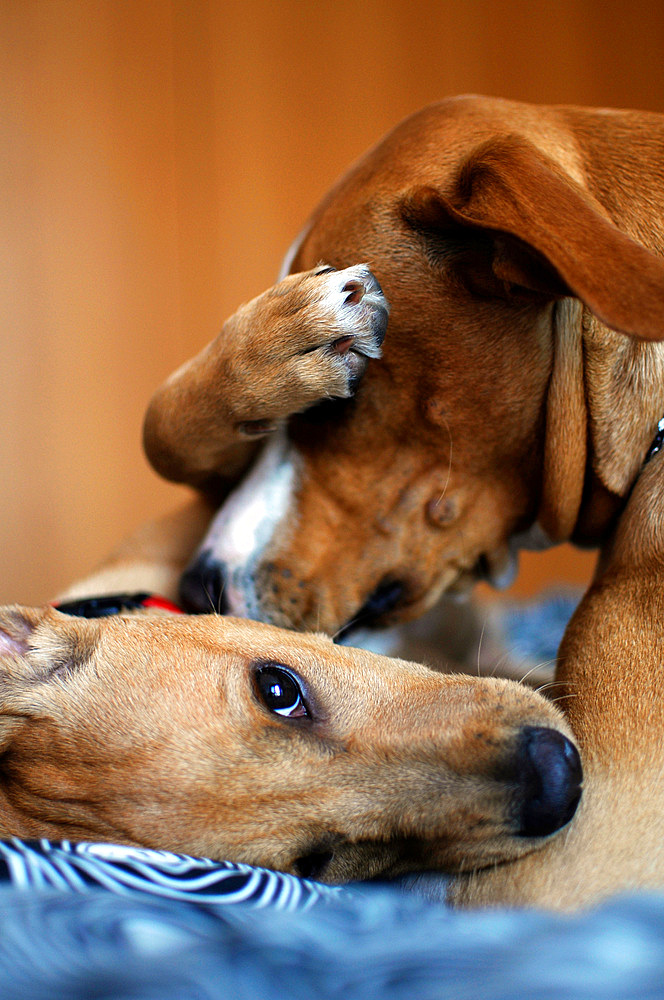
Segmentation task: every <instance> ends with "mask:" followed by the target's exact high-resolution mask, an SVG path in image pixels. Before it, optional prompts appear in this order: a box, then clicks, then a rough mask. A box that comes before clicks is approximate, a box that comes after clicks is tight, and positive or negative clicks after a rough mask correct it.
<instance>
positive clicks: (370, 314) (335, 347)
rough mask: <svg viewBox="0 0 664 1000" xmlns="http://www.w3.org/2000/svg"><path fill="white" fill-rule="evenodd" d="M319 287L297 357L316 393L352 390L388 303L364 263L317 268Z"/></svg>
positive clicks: (375, 345)
mask: <svg viewBox="0 0 664 1000" xmlns="http://www.w3.org/2000/svg"><path fill="white" fill-rule="evenodd" d="M316 278H317V280H318V281H319V282H320V287H319V289H318V290H317V292H316V299H317V301H316V307H315V309H314V310H313V312H312V322H311V325H310V327H309V329H308V337H307V340H308V342H307V343H304V344H302V345H301V348H300V352H299V353H300V359H301V365H302V368H303V371H306V376H307V377H308V378H312V379H316V380H317V381H319V382H320V396H321V398H324V397H325V396H340V397H346V396H350V395H352V394H353V392H354V391H355V389H356V388H357V385H358V384H359V381H360V379H361V378H362V376H363V374H364V372H365V370H366V367H367V364H368V361H369V359H370V358H379V357H380V354H381V345H382V343H383V340H384V338H385V331H386V330H387V320H388V315H389V307H388V304H387V300H386V298H385V296H384V295H383V291H382V289H381V287H380V284H379V283H378V280H377V279H376V277H375V276H374V275H373V274H372V272H371V271H370V269H369V268H368V267H367V265H366V264H358V265H355V266H354V267H348V268H346V269H345V270H343V271H336V270H334V269H332V268H325V269H323V270H321V271H320V272H319V273H318V275H317V276H316Z"/></svg>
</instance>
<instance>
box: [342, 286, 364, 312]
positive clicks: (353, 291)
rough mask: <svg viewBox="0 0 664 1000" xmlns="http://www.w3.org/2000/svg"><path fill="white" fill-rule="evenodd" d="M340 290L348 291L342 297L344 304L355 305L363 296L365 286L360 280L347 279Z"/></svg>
mask: <svg viewBox="0 0 664 1000" xmlns="http://www.w3.org/2000/svg"><path fill="white" fill-rule="evenodd" d="M342 291H344V292H348V295H347V296H346V298H345V299H344V305H347V306H356V305H357V304H358V302H361V301H362V299H363V298H364V294H365V292H366V288H365V286H364V283H363V282H361V281H347V282H346V284H345V285H344V287H343V289H342Z"/></svg>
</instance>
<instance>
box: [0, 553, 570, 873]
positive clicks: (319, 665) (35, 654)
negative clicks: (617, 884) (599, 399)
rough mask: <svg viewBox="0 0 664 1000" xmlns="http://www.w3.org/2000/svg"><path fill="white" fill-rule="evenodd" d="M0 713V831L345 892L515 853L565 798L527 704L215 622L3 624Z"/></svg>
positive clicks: (4, 618)
mask: <svg viewBox="0 0 664 1000" xmlns="http://www.w3.org/2000/svg"><path fill="white" fill-rule="evenodd" d="M117 579H118V581H119V582H120V585H121V584H122V583H124V582H126V578H124V579H123V578H121V577H118V578H117ZM106 580H107V581H108V582H110V576H109V575H108V572H107V576H106ZM0 705H1V708H0V748H1V753H2V758H1V759H2V774H1V776H0V833H1V834H2V835H4V836H9V835H17V836H22V837H51V838H55V839H58V838H62V837H65V838H72V839H75V840H87V839H96V840H104V841H119V842H122V843H126V844H127V843H128V844H139V845H143V846H148V847H155V848H165V849H169V850H174V851H183V852H186V853H191V854H196V855H204V856H208V857H212V858H219V859H230V860H236V861H245V862H250V863H253V864H258V865H265V866H268V867H271V868H277V869H281V870H282V871H287V872H294V873H296V874H299V875H305V876H314V877H317V878H320V879H323V880H325V881H331V882H339V881H346V880H348V879H354V878H366V877H371V876H375V875H393V874H398V873H399V872H403V871H413V870H418V869H420V870H421V869H431V868H442V869H447V870H454V871H464V870H469V869H473V868H476V867H483V866H486V865H487V864H495V863H496V862H499V861H505V860H507V859H511V858H516V857H519V856H521V855H522V854H524V853H525V852H527V851H528V850H533V849H534V848H537V847H541V846H542V845H543V844H544V843H545V841H546V838H547V837H548V836H549V835H551V834H552V833H554V832H556V831H557V830H558V829H560V827H561V826H563V825H564V824H565V823H566V822H567V821H568V820H569V819H570V818H571V816H572V814H573V812H574V809H575V808H576V804H577V801H578V798H579V795H580V784H579V783H580V767H579V760H578V754H577V752H576V750H575V748H574V746H573V744H572V743H571V742H570V740H569V739H567V738H566V737H565V735H564V733H565V732H568V730H567V727H566V725H565V724H564V723H563V721H562V717H561V715H560V713H559V712H558V711H557V710H556V709H555V708H554V707H553V706H551V705H549V704H547V702H545V701H544V699H543V698H541V697H540V696H539V695H537V694H535V693H534V692H532V691H530V690H528V689H527V688H524V687H521V686H520V685H518V684H516V683H514V682H510V681H501V680H491V679H483V680H480V679H471V678H468V677H463V676H456V677H449V676H443V675H441V674H438V673H435V672H434V671H431V670H428V669H427V668H425V667H420V666H417V665H415V664H411V663H406V662H404V661H399V660H388V659H386V658H384V657H377V656H373V655H372V654H370V653H366V652H363V651H359V650H353V649H344V648H340V647H335V646H333V644H332V643H331V641H330V640H329V639H327V638H325V637H322V636H312V635H309V636H302V635H295V634H293V633H292V632H286V631H283V630H280V629H276V628H274V627H271V626H266V625H261V624H258V623H255V622H248V621H238V620H234V619H231V618H223V617H220V616H218V615H205V616H184V615H182V616H180V615H173V616H166V617H159V616H157V615H156V614H152V615H150V616H148V617H141V616H140V615H137V616H133V617H132V616H125V615H118V616H115V617H112V618H102V619H96V620H88V619H86V618H83V617H72V616H70V615H69V614H61V613H60V612H59V611H56V610H54V609H53V608H42V609H27V608H19V607H13V608H5V609H1V610H0Z"/></svg>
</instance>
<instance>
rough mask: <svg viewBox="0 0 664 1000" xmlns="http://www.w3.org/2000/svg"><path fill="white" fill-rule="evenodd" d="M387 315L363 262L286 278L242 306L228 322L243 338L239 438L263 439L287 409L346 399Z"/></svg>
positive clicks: (376, 348)
mask: <svg viewBox="0 0 664 1000" xmlns="http://www.w3.org/2000/svg"><path fill="white" fill-rule="evenodd" d="M388 313H389V306H388V304H387V300H386V298H385V296H384V295H383V291H382V289H381V287H380V285H379V283H378V281H377V279H376V278H375V277H374V275H373V274H372V273H371V271H370V269H369V267H368V266H367V265H366V264H357V265H354V266H353V267H348V268H345V269H344V270H341V271H337V270H336V269H335V268H333V267H329V266H327V265H321V266H320V267H317V268H314V269H313V270H312V271H306V272H303V273H301V274H293V275H289V276H288V277H287V278H285V279H284V280H283V281H281V282H280V283H279V284H278V285H275V286H274V288H272V289H269V290H268V291H267V292H266V293H265V294H264V295H262V296H260V297H259V298H258V299H255V300H254V301H253V302H251V303H250V304H249V305H248V306H247V307H245V308H243V309H242V310H241V311H240V312H239V313H238V314H237V319H236V325H235V327H234V329H235V330H238V331H239V332H240V333H241V334H242V335H243V339H242V341H241V342H240V343H238V345H237V349H236V352H235V356H234V367H235V370H236V371H240V370H241V371H242V373H243V375H242V378H238V383H240V382H241V383H243V385H242V388H241V389H240V390H239V391H237V392H236V393H235V400H236V406H237V409H236V412H237V411H238V410H239V411H240V412H241V411H242V410H244V413H242V416H241V419H238V420H237V422H236V427H237V429H238V431H239V433H240V434H241V436H243V437H262V436H264V435H266V434H269V433H271V432H272V431H273V430H275V429H276V427H277V426H279V424H280V422H281V421H283V419H285V418H286V417H288V416H290V415H292V414H294V413H299V412H301V411H302V410H306V409H308V408H309V407H311V406H313V405H314V404H316V403H319V402H321V401H323V400H326V399H331V398H346V397H348V396H351V395H352V394H353V393H354V392H355V390H356V388H357V386H358V384H359V381H360V379H361V378H362V376H363V374H364V372H365V370H366V367H367V365H368V363H369V359H370V358H379V357H380V354H381V345H382V343H383V339H384V337H385V331H386V329H387V319H388ZM238 321H239V325H238ZM258 332H260V335H261V339H262V343H261V346H260V349H258V348H257V333H258ZM226 343H227V344H228V343H230V342H229V341H227V342H226ZM226 349H228V348H227V347H226ZM249 381H250V382H251V385H249Z"/></svg>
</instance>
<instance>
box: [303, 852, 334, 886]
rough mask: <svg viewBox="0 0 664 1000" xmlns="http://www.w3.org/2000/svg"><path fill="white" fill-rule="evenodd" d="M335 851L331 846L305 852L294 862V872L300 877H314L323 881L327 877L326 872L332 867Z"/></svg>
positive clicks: (315, 879)
mask: <svg viewBox="0 0 664 1000" xmlns="http://www.w3.org/2000/svg"><path fill="white" fill-rule="evenodd" d="M333 858H334V851H332V850H331V849H330V848H329V847H328V848H325V847H322V845H321V847H320V849H317V848H314V849H313V850H311V851H309V853H308V854H303V855H302V856H301V857H299V858H296V859H295V861H294V862H293V872H294V874H295V875H298V876H299V877H300V878H306V879H313V880H314V881H315V882H321V881H322V880H323V879H324V878H325V872H326V870H327V869H328V868H329V867H330V864H331V862H332V859H333Z"/></svg>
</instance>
